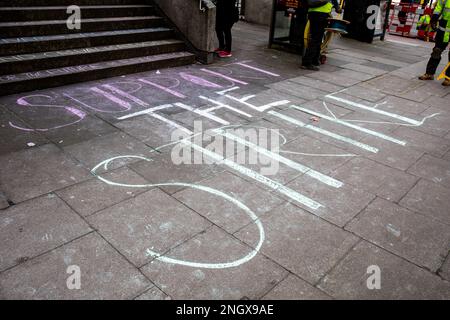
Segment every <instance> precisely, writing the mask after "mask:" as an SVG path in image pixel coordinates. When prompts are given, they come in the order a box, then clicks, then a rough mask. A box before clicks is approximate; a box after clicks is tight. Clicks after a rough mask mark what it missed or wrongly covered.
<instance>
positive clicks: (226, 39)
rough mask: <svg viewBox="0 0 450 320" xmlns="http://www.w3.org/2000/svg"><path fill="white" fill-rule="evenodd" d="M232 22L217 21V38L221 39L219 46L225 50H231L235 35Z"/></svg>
mask: <svg viewBox="0 0 450 320" xmlns="http://www.w3.org/2000/svg"><path fill="white" fill-rule="evenodd" d="M232 26H233V25H232V24H230V23H217V24H216V33H217V39H219V48H220V49H221V50H224V51H228V52H231V44H232V42H233V37H232V35H231V28H232Z"/></svg>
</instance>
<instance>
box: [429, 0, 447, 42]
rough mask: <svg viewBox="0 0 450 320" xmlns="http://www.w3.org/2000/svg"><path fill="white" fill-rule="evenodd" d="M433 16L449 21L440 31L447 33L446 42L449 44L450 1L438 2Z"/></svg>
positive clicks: (440, 0) (439, 0) (442, 0)
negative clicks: (436, 15)
mask: <svg viewBox="0 0 450 320" xmlns="http://www.w3.org/2000/svg"><path fill="white" fill-rule="evenodd" d="M433 14H438V15H440V16H441V19H443V20H446V21H447V25H446V26H445V27H442V26H439V27H438V30H441V31H443V32H445V35H444V42H449V40H450V0H438V2H437V4H436V8H435V9H434V12H433Z"/></svg>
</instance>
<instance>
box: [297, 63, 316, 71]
mask: <svg viewBox="0 0 450 320" xmlns="http://www.w3.org/2000/svg"><path fill="white" fill-rule="evenodd" d="M300 68H302V69H303V70H311V71H320V69H319V67H316V66H313V65H312V64H310V65H308V66H301V67H300Z"/></svg>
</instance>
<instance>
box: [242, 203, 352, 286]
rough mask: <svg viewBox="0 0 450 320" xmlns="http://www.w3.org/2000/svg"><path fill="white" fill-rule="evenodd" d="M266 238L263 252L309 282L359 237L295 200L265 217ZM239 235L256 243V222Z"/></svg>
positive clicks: (323, 271)
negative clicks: (303, 208) (322, 218)
mask: <svg viewBox="0 0 450 320" xmlns="http://www.w3.org/2000/svg"><path fill="white" fill-rule="evenodd" d="M261 223H262V224H263V226H264V228H265V233H266V240H265V241H264V244H263V246H262V248H261V252H262V254H264V255H266V256H268V257H269V258H270V259H272V260H273V261H275V262H277V263H278V264H280V265H282V266H283V267H285V268H286V269H288V270H289V271H291V272H293V273H294V274H296V275H297V276H299V277H301V278H302V279H304V280H306V281H308V282H309V283H315V282H317V281H318V280H319V279H320V278H321V277H322V276H324V275H325V274H326V273H327V272H328V271H329V270H330V269H331V268H332V267H333V266H334V265H335V264H336V263H337V262H338V261H339V259H341V258H342V257H343V256H345V254H346V253H347V251H348V250H349V249H350V248H351V247H352V246H353V245H354V244H355V243H356V242H357V241H358V238H357V237H355V236H354V235H352V234H350V233H348V232H346V231H344V230H342V229H340V228H337V227H336V226H333V225H331V224H329V223H327V222H326V221H323V220H321V219H320V218H318V217H315V216H314V215H312V214H310V213H307V212H306V211H304V210H302V209H300V208H298V207H296V206H293V205H292V204H289V203H287V204H285V205H282V206H280V207H278V208H276V209H275V210H273V211H272V212H270V213H268V214H266V215H264V216H263V217H262V218H261ZM236 236H237V237H238V238H240V239H242V240H243V241H244V242H246V243H248V244H249V245H251V246H253V247H255V246H256V244H257V243H258V241H259V237H258V233H257V229H256V226H255V225H254V224H251V225H249V226H248V227H246V228H244V229H242V230H241V231H239V232H238V233H237V234H236Z"/></svg>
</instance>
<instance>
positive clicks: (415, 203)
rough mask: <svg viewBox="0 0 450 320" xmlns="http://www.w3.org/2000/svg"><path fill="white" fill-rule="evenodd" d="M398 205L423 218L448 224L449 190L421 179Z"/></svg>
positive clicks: (449, 221)
mask: <svg viewBox="0 0 450 320" xmlns="http://www.w3.org/2000/svg"><path fill="white" fill-rule="evenodd" d="M400 205H401V206H403V207H405V208H408V209H410V210H413V211H415V212H418V213H420V214H422V215H424V216H427V217H430V218H433V219H437V220H439V221H442V222H443V223H446V224H450V211H449V210H448V208H450V190H449V189H448V188H445V187H442V186H440V185H438V184H436V183H433V182H431V181H427V180H424V179H421V180H420V181H419V183H417V185H416V186H415V187H414V188H413V189H412V190H411V191H410V192H409V193H408V194H407V195H406V196H405V197H404V198H403V199H402V200H401V202H400Z"/></svg>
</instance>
